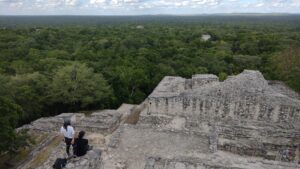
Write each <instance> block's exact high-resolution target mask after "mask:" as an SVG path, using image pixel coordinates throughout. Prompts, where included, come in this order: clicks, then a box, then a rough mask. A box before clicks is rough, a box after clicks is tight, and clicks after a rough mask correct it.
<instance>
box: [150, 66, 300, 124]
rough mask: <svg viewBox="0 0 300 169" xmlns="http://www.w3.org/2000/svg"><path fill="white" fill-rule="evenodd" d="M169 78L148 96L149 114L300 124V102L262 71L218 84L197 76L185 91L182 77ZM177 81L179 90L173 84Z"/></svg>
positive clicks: (252, 72)
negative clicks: (271, 82) (275, 87)
mask: <svg viewBox="0 0 300 169" xmlns="http://www.w3.org/2000/svg"><path fill="white" fill-rule="evenodd" d="M199 77H200V78H199ZM170 79H171V77H167V78H164V79H163V81H162V82H161V83H160V85H159V86H158V87H157V88H156V89H155V91H154V92H153V93H152V94H151V95H150V96H149V97H148V100H147V101H148V106H149V113H150V114H151V113H156V114H169V115H182V116H190V117H192V118H200V119H207V118H217V119H218V118H219V119H224V118H228V119H248V120H258V121H266V122H275V123H277V122H289V123H300V101H299V100H296V99H294V98H290V97H289V96H286V95H283V94H282V93H278V92H277V91H275V90H273V89H272V88H271V87H269V86H268V83H267V81H266V80H265V79H264V78H263V77H262V75H261V74H260V73H259V72H256V71H246V72H244V73H242V74H240V75H238V76H236V77H232V78H230V79H228V80H227V81H225V82H216V78H215V77H214V76H209V75H206V76H204V75H203V76H195V77H193V78H192V82H193V83H192V84H196V87H195V88H194V89H193V87H192V88H191V89H186V90H183V89H182V88H183V86H182V87H178V85H179V84H183V80H182V79H181V78H178V77H174V79H172V80H170ZM176 79H177V80H176ZM174 81H175V82H176V84H177V85H175V86H177V87H176V90H172V89H173V87H172V86H174V85H172V84H170V83H172V82H174ZM161 86H163V87H162V88H160V87H161ZM168 86H169V88H168ZM170 86H171V87H170ZM192 86H193V85H192ZM178 88H180V90H179V89H178ZM177 89H178V90H177ZM174 91H176V92H174Z"/></svg>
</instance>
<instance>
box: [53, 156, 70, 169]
mask: <svg viewBox="0 0 300 169" xmlns="http://www.w3.org/2000/svg"><path fill="white" fill-rule="evenodd" d="M66 165H67V159H66V158H58V159H56V160H55V163H54V164H53V166H52V167H53V168H54V169H62V168H64V167H65V166H66Z"/></svg>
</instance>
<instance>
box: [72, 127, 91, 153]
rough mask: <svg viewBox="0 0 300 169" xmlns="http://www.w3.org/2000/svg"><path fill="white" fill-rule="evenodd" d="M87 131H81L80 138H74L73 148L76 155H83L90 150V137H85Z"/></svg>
mask: <svg viewBox="0 0 300 169" xmlns="http://www.w3.org/2000/svg"><path fill="white" fill-rule="evenodd" d="M84 135H85V132H84V131H80V132H79V134H78V138H76V139H75V140H74V144H73V150H74V155H76V156H83V155H85V154H86V152H87V151H88V150H89V141H88V139H84V138H83V137H84Z"/></svg>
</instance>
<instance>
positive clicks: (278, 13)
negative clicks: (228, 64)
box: [0, 12, 300, 16]
mask: <svg viewBox="0 0 300 169" xmlns="http://www.w3.org/2000/svg"><path fill="white" fill-rule="evenodd" d="M163 15H164V16H205V15H206V16H207V15H300V12H299V13H290V12H228V13H224V12H222V13H199V14H172V13H170V14H126V15H121V14H37V15H35V14H7V15H6V14H0V16H163Z"/></svg>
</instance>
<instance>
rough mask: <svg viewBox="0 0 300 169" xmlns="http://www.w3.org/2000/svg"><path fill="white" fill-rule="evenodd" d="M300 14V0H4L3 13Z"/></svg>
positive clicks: (1, 3)
mask: <svg viewBox="0 0 300 169" xmlns="http://www.w3.org/2000/svg"><path fill="white" fill-rule="evenodd" d="M213 13H300V0H0V15H155V14H174V15H195V14H213Z"/></svg>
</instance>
